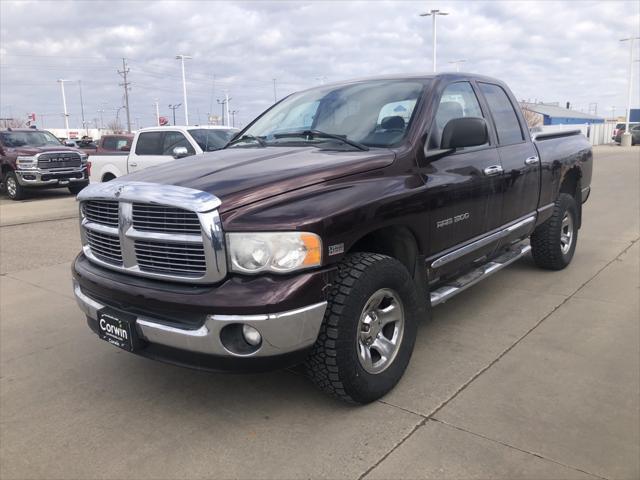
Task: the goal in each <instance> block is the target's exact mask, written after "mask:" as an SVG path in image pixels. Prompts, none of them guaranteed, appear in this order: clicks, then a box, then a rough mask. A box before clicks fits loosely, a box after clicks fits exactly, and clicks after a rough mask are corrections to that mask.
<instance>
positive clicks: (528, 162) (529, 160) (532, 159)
mask: <svg viewBox="0 0 640 480" xmlns="http://www.w3.org/2000/svg"><path fill="white" fill-rule="evenodd" d="M538 160H540V159H539V158H538V157H537V156H535V155H534V156H533V157H529V158H527V159H525V161H524V164H525V165H535V164H537V163H538Z"/></svg>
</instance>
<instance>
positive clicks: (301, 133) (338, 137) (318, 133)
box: [273, 130, 369, 151]
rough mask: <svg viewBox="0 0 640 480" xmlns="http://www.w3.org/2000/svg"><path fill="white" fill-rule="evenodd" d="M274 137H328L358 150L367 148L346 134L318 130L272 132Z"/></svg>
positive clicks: (311, 138)
mask: <svg viewBox="0 0 640 480" xmlns="http://www.w3.org/2000/svg"><path fill="white" fill-rule="evenodd" d="M273 136H274V138H283V137H306V138H307V140H313V139H314V138H330V139H332V140H339V141H340V142H342V143H346V144H347V145H351V146H352V147H355V148H357V149H358V150H364V151H366V150H369V147H367V146H366V145H363V144H362V143H359V142H356V141H354V140H349V139H348V138H347V136H346V135H337V134H335V133H327V132H322V131H320V130H302V131H295V132H282V133H274V134H273Z"/></svg>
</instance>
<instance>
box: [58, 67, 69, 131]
mask: <svg viewBox="0 0 640 480" xmlns="http://www.w3.org/2000/svg"><path fill="white" fill-rule="evenodd" d="M64 82H70V80H63V79H61V78H60V79H58V83H59V84H60V91H61V92H62V107H63V108H64V129H65V130H66V132H67V139H68V138H69V114H68V113H67V97H66V96H65V94H64Z"/></svg>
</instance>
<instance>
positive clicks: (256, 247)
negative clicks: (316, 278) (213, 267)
mask: <svg viewBox="0 0 640 480" xmlns="http://www.w3.org/2000/svg"><path fill="white" fill-rule="evenodd" d="M227 249H228V252H229V253H228V255H229V263H230V264H231V270H233V271H234V272H238V273H258V272H264V271H268V272H277V273H288V272H292V271H294V270H302V269H304V268H310V267H317V266H318V265H320V262H321V260H322V241H321V240H320V237H319V236H318V235H316V234H315V233H307V232H274V233H227Z"/></svg>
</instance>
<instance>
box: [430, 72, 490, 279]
mask: <svg viewBox="0 0 640 480" xmlns="http://www.w3.org/2000/svg"><path fill="white" fill-rule="evenodd" d="M461 117H481V118H484V119H485V120H487V117H488V115H487V114H486V112H484V111H483V110H482V108H481V106H480V102H479V101H478V97H477V95H476V93H475V91H474V88H473V86H472V85H471V83H470V82H466V81H463V82H455V83H452V84H450V85H448V86H447V87H446V88H445V89H444V91H443V93H442V96H441V98H440V101H439V103H438V108H437V110H436V115H435V118H434V121H433V124H432V127H431V131H430V132H429V137H428V140H427V145H428V150H438V149H439V148H440V141H441V137H442V132H443V129H444V127H445V125H446V124H447V122H449V121H450V120H452V119H454V118H461ZM487 125H488V128H489V141H488V142H487V143H485V144H484V145H480V146H474V147H466V148H460V149H457V150H456V151H454V152H453V153H450V154H447V155H443V156H441V157H433V159H429V158H428V159H427V161H426V162H425V163H426V166H425V167H424V168H423V169H422V172H423V175H424V176H425V177H426V178H425V180H426V194H425V200H426V203H425V205H424V208H425V209H426V211H427V212H428V214H427V216H426V218H428V224H427V225H425V226H424V228H425V229H426V230H427V232H426V233H427V235H428V238H429V247H430V251H429V252H428V253H427V256H428V260H429V261H428V266H430V267H431V271H430V278H432V279H433V278H436V277H440V276H443V275H446V274H449V273H453V272H455V271H456V270H458V269H459V268H460V267H461V266H464V265H466V264H468V263H470V262H472V261H473V260H475V259H479V258H481V257H483V256H484V255H487V254H488V253H491V252H492V251H493V249H494V248H495V247H496V245H497V240H496V241H495V242H494V241H491V240H490V233H491V232H492V230H494V229H497V228H498V227H499V226H500V220H501V210H502V197H501V193H500V185H501V180H502V172H501V166H500V158H499V156H498V152H497V149H496V141H495V138H494V135H493V130H492V129H491V127H490V125H489V122H487ZM449 254H452V255H449ZM445 255H447V256H446V257H445ZM443 260H446V261H443ZM434 262H435V263H434Z"/></svg>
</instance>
